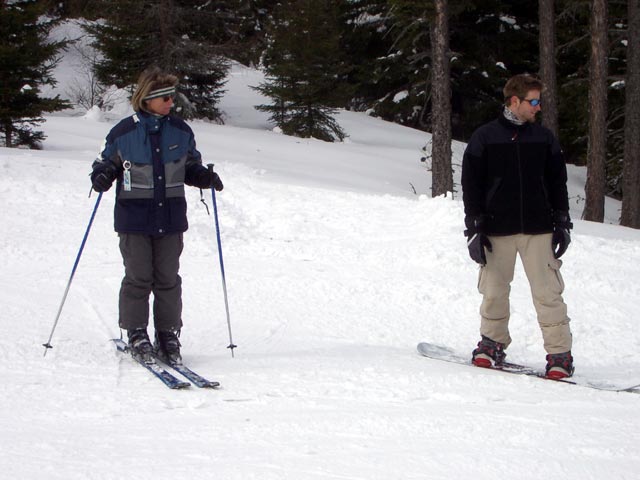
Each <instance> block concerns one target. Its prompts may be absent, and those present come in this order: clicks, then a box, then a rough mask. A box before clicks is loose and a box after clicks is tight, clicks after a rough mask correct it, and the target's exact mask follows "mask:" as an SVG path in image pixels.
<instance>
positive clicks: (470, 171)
mask: <svg viewBox="0 0 640 480" xmlns="http://www.w3.org/2000/svg"><path fill="white" fill-rule="evenodd" d="M462 192H463V193H462V199H463V202H464V211H465V215H466V217H465V223H466V224H467V227H471V225H473V221H474V219H477V218H483V222H484V233H486V234H487V235H515V234H518V233H525V234H540V233H549V232H552V231H553V220H552V218H553V213H554V212H568V210H569V199H568V195H567V169H566V165H565V162H564V158H563V154H562V150H561V149H560V145H559V143H558V141H557V140H556V138H555V137H554V136H553V134H552V133H551V131H550V130H548V129H547V128H545V127H543V126H541V125H539V124H537V123H525V124H524V125H522V126H517V125H514V124H513V123H511V122H509V121H508V120H507V119H506V118H504V116H503V115H500V116H499V118H498V119H496V120H494V121H492V122H489V123H487V124H486V125H483V126H482V127H480V128H478V129H477V130H476V131H475V132H474V133H473V135H472V137H471V140H470V141H469V144H468V145H467V148H466V150H465V152H464V157H463V161H462Z"/></svg>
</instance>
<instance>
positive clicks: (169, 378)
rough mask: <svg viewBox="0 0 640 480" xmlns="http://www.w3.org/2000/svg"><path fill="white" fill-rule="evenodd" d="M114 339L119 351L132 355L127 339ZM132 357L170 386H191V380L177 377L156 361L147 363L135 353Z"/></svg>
mask: <svg viewBox="0 0 640 480" xmlns="http://www.w3.org/2000/svg"><path fill="white" fill-rule="evenodd" d="M112 340H113V343H114V344H115V346H116V348H117V349H118V351H119V352H123V353H128V354H129V355H131V351H130V349H129V345H127V344H126V342H125V341H123V340H122V339H120V338H114V339H112ZM131 358H133V359H134V360H135V361H136V362H138V363H139V364H140V365H142V366H143V367H144V368H146V369H147V370H149V371H150V372H151V373H153V374H154V375H155V376H156V377H157V378H158V379H159V380H160V381H162V383H164V384H165V385H166V386H167V387H169V388H172V389H180V388H188V387H190V386H191V384H190V383H189V382H183V381H182V380H180V379H179V378H176V377H175V376H173V375H172V374H171V373H170V372H168V371H167V370H165V369H164V368H162V367H161V366H160V365H158V364H157V363H156V362H151V363H147V362H145V361H144V360H142V359H140V358H137V357H135V356H133V355H131Z"/></svg>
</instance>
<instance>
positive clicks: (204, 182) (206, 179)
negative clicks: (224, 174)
mask: <svg viewBox="0 0 640 480" xmlns="http://www.w3.org/2000/svg"><path fill="white" fill-rule="evenodd" d="M195 186H196V187H199V188H202V189H205V188H211V187H213V188H214V189H215V190H216V192H220V191H222V189H223V188H224V185H222V180H220V177H219V176H218V174H217V173H216V172H214V171H213V170H206V169H203V170H202V172H200V173H198V177H197V181H196V185H195Z"/></svg>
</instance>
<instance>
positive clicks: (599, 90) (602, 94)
mask: <svg viewBox="0 0 640 480" xmlns="http://www.w3.org/2000/svg"><path fill="white" fill-rule="evenodd" d="M607 24H608V13H607V0H592V2H591V26H590V33H591V56H590V59H589V147H588V149H587V184H586V186H585V193H586V201H585V206H584V211H583V212H582V218H583V219H584V220H591V221H594V222H602V221H604V194H605V181H606V177H605V161H606V155H607V52H608V38H607V31H608V29H607Z"/></svg>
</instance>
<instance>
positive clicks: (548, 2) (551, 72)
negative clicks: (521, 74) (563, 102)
mask: <svg viewBox="0 0 640 480" xmlns="http://www.w3.org/2000/svg"><path fill="white" fill-rule="evenodd" d="M554 4H555V2H554V0H540V1H539V2H538V17H539V21H540V40H539V42H540V78H541V79H542V82H543V83H544V85H545V89H544V92H542V99H543V103H542V124H543V125H544V126H545V127H547V128H548V129H549V130H551V131H552V132H553V134H554V135H555V137H556V138H559V128H558V87H557V81H556V26H555V7H554Z"/></svg>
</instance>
